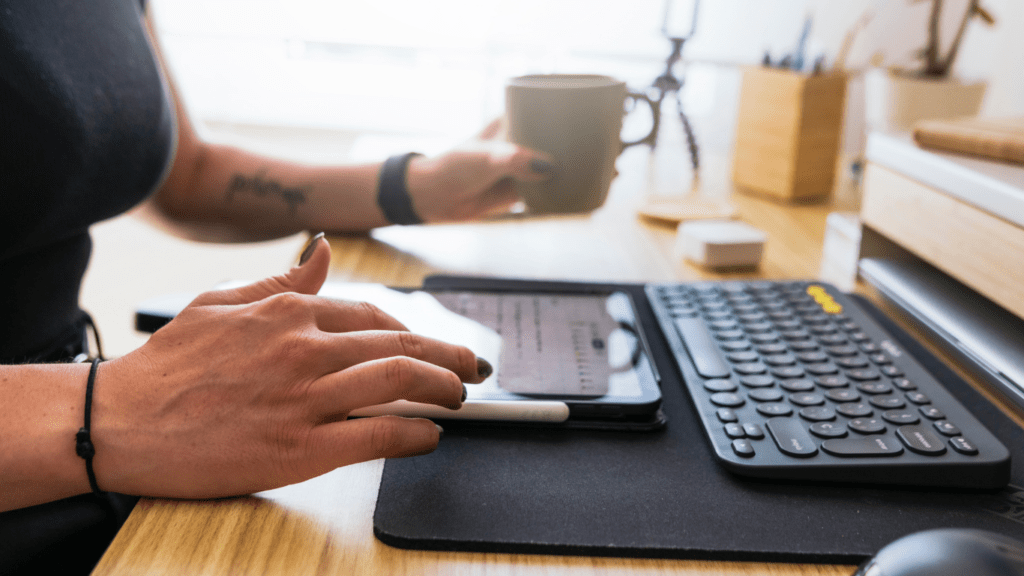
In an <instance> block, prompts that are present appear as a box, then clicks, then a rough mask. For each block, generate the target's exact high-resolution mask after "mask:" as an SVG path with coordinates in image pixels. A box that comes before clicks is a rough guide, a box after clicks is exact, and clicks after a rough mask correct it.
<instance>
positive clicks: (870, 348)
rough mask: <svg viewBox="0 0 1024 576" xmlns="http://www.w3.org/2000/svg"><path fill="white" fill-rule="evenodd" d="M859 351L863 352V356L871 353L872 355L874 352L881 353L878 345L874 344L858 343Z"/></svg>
mask: <svg viewBox="0 0 1024 576" xmlns="http://www.w3.org/2000/svg"><path fill="white" fill-rule="evenodd" d="M860 350H861V352H864V353H865V354H871V353H874V352H879V351H881V348H879V347H878V344H875V343H874V342H861V343H860Z"/></svg>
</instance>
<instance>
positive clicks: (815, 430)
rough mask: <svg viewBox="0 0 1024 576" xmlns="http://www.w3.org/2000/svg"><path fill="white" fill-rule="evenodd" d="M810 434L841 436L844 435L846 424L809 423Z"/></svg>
mask: <svg viewBox="0 0 1024 576" xmlns="http://www.w3.org/2000/svg"><path fill="white" fill-rule="evenodd" d="M811 434H814V435H815V436H820V437H822V438H842V437H843V436H846V426H845V425H843V424H840V423H838V422H815V423H814V424H811Z"/></svg>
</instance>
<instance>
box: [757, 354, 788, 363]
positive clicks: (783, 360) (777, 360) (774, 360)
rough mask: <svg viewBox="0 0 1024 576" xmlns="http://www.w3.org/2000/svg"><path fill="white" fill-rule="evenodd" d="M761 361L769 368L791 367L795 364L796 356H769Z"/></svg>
mask: <svg viewBox="0 0 1024 576" xmlns="http://www.w3.org/2000/svg"><path fill="white" fill-rule="evenodd" d="M763 360H764V363H765V364H767V365H769V366H792V365H793V364H796V356H793V355H792V354H769V355H767V356H765V357H764V358H763Z"/></svg>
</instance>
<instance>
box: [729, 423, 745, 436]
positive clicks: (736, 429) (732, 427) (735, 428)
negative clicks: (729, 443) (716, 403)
mask: <svg viewBox="0 0 1024 576" xmlns="http://www.w3.org/2000/svg"><path fill="white" fill-rule="evenodd" d="M725 435H726V436H728V437H729V438H745V437H746V436H747V433H746V432H744V431H743V426H740V425H739V424H737V423H735V422H730V423H728V424H726V425H725Z"/></svg>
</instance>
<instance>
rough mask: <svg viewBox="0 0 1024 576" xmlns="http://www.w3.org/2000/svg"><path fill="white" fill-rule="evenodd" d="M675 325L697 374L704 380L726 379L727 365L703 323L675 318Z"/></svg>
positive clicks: (727, 373) (727, 375) (693, 319)
mask: <svg viewBox="0 0 1024 576" xmlns="http://www.w3.org/2000/svg"><path fill="white" fill-rule="evenodd" d="M675 323H676V330H677V331H678V332H679V336H680V337H681V338H682V339H683V343H685V344H686V351H687V352H689V353H690V360H692V361H693V366H694V368H696V369H697V373H698V374H700V375H701V376H703V377H705V378H728V377H729V374H730V372H729V365H728V364H726V363H725V360H724V359H723V358H722V353H721V352H719V350H718V344H716V343H715V340H714V338H712V337H711V333H710V332H708V328H707V326H706V325H705V324H704V321H703V320H698V319H696V318H676V319H675Z"/></svg>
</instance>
